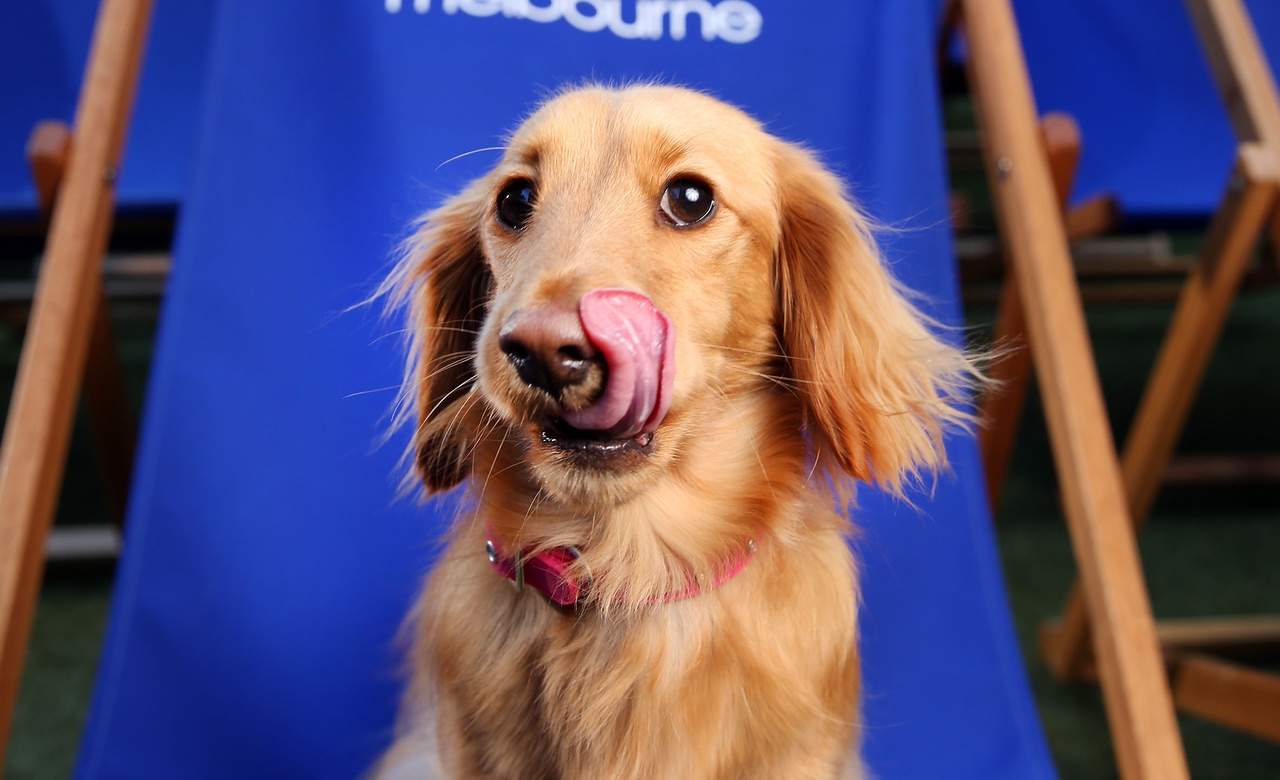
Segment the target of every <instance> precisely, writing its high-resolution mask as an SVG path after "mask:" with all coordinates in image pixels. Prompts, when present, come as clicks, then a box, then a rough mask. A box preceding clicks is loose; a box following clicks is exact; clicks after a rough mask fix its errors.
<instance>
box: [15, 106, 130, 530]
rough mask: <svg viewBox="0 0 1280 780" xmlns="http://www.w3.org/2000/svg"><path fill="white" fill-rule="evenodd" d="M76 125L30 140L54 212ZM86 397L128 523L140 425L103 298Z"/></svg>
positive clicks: (120, 515)
mask: <svg viewBox="0 0 1280 780" xmlns="http://www.w3.org/2000/svg"><path fill="white" fill-rule="evenodd" d="M71 142H72V134H71V128H70V127H68V126H67V125H66V124H65V123H63V122H56V121H45V122H41V123H39V124H37V125H36V127H35V129H34V130H32V132H31V136H30V138H29V139H28V141H27V165H28V167H30V169H31V176H32V179H33V180H34V181H35V183H36V192H37V193H38V195H39V199H40V209H41V211H43V212H44V213H45V214H52V213H53V206H54V203H55V201H56V199H57V194H58V187H59V186H60V185H61V183H62V179H63V176H65V174H66V169H67V159H68V157H69V156H70V154H71ZM85 379H86V381H85V383H84V399H85V409H86V411H87V412H88V417H89V425H90V428H91V429H92V432H93V440H94V445H95V447H94V448H95V449H96V450H97V453H98V463H99V470H100V471H101V472H102V477H103V483H104V485H105V488H106V493H107V501H108V503H109V505H110V508H111V515H112V517H113V518H114V519H115V521H116V525H117V526H121V527H123V525H124V514H125V507H126V504H127V503H128V498H129V483H130V478H131V475H132V471H133V452H134V447H135V445H136V441H135V438H136V436H137V423H136V422H135V421H134V414H133V406H132V405H131V404H130V402H129V394H128V393H127V392H126V390H125V386H124V371H123V370H122V369H121V367H120V358H119V355H118V353H117V351H116V342H115V338H114V336H113V333H112V328H111V312H110V305H109V304H108V302H107V298H106V296H105V295H99V296H98V303H97V313H96V315H95V316H94V324H93V336H92V340H91V341H90V343H89V359H88V364H87V366H86V367H85Z"/></svg>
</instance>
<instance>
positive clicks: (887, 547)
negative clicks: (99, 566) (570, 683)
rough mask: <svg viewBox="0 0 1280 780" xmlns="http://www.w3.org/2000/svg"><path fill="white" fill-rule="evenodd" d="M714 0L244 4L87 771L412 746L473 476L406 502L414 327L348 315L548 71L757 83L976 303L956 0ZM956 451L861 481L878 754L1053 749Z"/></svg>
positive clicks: (870, 739)
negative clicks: (965, 245)
mask: <svg viewBox="0 0 1280 780" xmlns="http://www.w3.org/2000/svg"><path fill="white" fill-rule="evenodd" d="M644 5H647V6H649V7H650V9H652V8H654V7H658V6H659V5H667V4H665V3H662V4H658V3H646V4H644ZM686 5H692V6H695V7H697V9H699V10H696V11H694V12H693V14H692V16H691V17H690V19H689V25H688V28H687V29H686V30H685V34H684V36H683V38H682V39H677V38H679V37H680V36H678V35H677V34H676V32H675V31H673V29H672V27H671V25H670V23H669V19H668V20H666V22H665V23H663V24H660V25H653V26H651V27H648V26H647V27H644V28H643V30H642V31H641V32H642V33H643V35H645V36H650V37H642V38H639V39H634V38H633V39H628V38H625V37H623V36H622V35H619V34H617V32H615V31H614V28H612V27H608V26H606V29H603V30H599V31H595V32H590V31H588V30H590V29H592V28H593V27H599V26H601V24H602V23H607V22H609V21H610V19H611V14H612V13H613V12H612V10H611V9H613V8H616V7H617V3H616V2H610V1H609V0H598V1H596V2H579V3H577V4H575V5H572V9H573V10H572V11H568V10H566V9H567V8H569V7H570V4H569V3H567V2H548V1H547V0H539V2H537V3H526V2H524V0H505V1H504V2H497V1H496V0H495V1H492V2H491V1H490V0H440V1H439V2H429V3H427V2H419V3H415V2H413V0H405V2H403V3H397V2H394V1H392V2H386V3H385V4H384V3H383V2H373V1H372V0H362V1H357V0H348V1H347V2H331V3H323V4H321V3H315V2H309V1H308V2H304V1H303V0H279V1H277V2H271V3H263V2H258V1H257V0H226V2H224V4H223V6H222V9H221V12H220V14H219V21H218V25H217V31H216V34H215V43H214V52H213V59H212V63H211V71H210V75H209V82H208V86H209V94H208V102H207V105H206V106H205V115H204V121H203V130H202V140H201V143H200V146H199V157H198V165H197V172H196V175H195V178H194V182H193V185H194V186H193V187H192V189H191V195H190V199H189V201H188V203H189V205H188V207H187V209H186V212H185V214H184V217H183V220H182V224H181V228H180V234H179V241H178V245H177V249H176V252H177V257H178V262H176V263H175V271H174V275H173V278H172V280H171V282H170V286H169V292H168V297H167V299H166V302H165V307H164V312H163V318H162V327H161V333H160V341H159V346H158V350H157V352H156V356H155V359H154V368H153V371H152V380H151V385H150V390H149V396H148V402H147V413H146V420H145V427H144V431H143V436H142V446H141V453H140V459H139V462H138V465H137V477H136V483H135V486H134V492H133V500H132V505H131V511H130V516H129V523H128V531H127V539H126V542H125V548H124V549H125V553H124V558H123V560H122V562H121V565H120V570H119V579H118V584H117V588H116V595H115V601H114V606H113V610H112V619H111V625H110V630H109V636H108V639H107V643H106V647H105V650H104V653H103V657H102V661H101V671H100V675H99V682H98V686H97V690H96V694H95V697H94V704H93V707H92V713H91V717H90V722H89V725H88V728H87V732H86V734H85V737H84V742H83V746H82V751H81V756H80V762H79V766H78V770H77V777H80V778H174V777H181V778H205V777H208V778H227V777H272V778H281V777H298V778H326V777H332V778H350V777H353V776H356V775H357V774H358V773H359V772H360V771H361V770H362V769H364V768H365V767H367V766H368V765H369V763H370V762H371V761H372V760H373V759H374V758H375V756H376V755H377V754H378V752H379V750H380V749H381V748H383V747H384V746H385V745H386V744H387V743H388V740H389V738H390V735H391V729H392V722H393V714H394V710H395V707H396V698H397V691H398V689H399V685H400V681H399V677H398V674H397V668H398V657H399V656H398V653H397V650H396V647H395V644H394V637H395V635H396V630H397V626H398V624H399V622H400V620H401V618H402V617H403V615H404V614H405V613H406V611H407V609H408V607H409V605H410V603H411V599H412V597H413V595H414V593H415V591H416V588H417V586H418V584H419V582H420V579H421V577H422V576H423V574H424V572H426V571H427V569H428V567H429V565H430V563H431V560H432V557H433V555H434V554H435V552H436V550H437V548H436V545H435V543H434V540H435V539H436V538H437V537H438V536H439V534H440V533H441V531H442V529H443V528H444V527H445V525H446V524H447V523H448V522H449V519H450V517H451V511H452V504H451V501H450V500H449V499H446V500H443V501H438V502H435V503H432V504H430V505H429V506H427V507H420V506H416V505H414V504H413V503H412V502H410V501H396V500H395V499H394V492H395V482H396V477H397V471H396V459H397V455H398V451H399V449H400V447H401V445H402V444H403V439H402V438H397V439H395V440H394V441H393V442H392V443H391V444H389V445H387V446H383V447H378V446H376V442H377V439H378V437H379V435H380V432H381V430H382V428H383V427H384V425H385V418H384V413H385V412H386V410H387V407H388V405H389V402H390V398H391V395H392V390H391V388H392V387H393V386H394V385H395V384H396V382H397V380H398V377H399V366H400V364H399V346H398V344H397V343H396V342H397V339H396V338H394V337H388V335H387V334H388V331H389V329H390V327H391V326H388V325H387V324H385V323H382V322H380V321H379V320H378V318H377V316H376V315H375V313H373V312H370V311H368V310H359V309H358V310H356V311H353V312H351V311H346V309H347V307H349V306H350V305H351V304H353V303H355V302H357V301H359V300H360V299H361V298H362V297H363V296H365V295H366V294H367V293H368V292H369V291H370V289H371V288H372V286H373V284H374V283H375V282H376V281H377V279H378V278H379V276H380V275H381V274H382V273H383V272H384V271H385V269H386V262H387V258H388V256H389V253H390V252H391V250H392V247H393V246H394V244H395V243H396V240H397V238H398V237H399V236H401V235H403V232H404V227H405V225H406V224H407V223H408V221H409V220H410V219H411V218H412V217H414V216H415V215H417V214H418V213H420V212H421V211H423V210H425V209H426V208H428V207H431V206H433V205H435V204H438V203H439V202H440V201H441V199H442V198H443V197H444V196H446V195H447V194H449V193H452V192H454V191H456V190H457V189H458V188H459V187H460V186H461V185H462V184H463V183H464V182H466V181H468V180H469V179H470V178H471V177H473V176H475V175H476V174H478V173H479V172H480V171H482V170H484V169H485V168H486V167H487V166H488V165H490V164H492V162H493V161H494V159H495V156H494V154H493V153H492V152H481V153H477V154H474V155H471V156H467V157H462V158H460V159H458V160H456V161H453V162H449V163H447V164H444V165H442V164H441V163H442V162H443V161H445V160H447V159H448V158H452V157H454V156H456V155H459V154H460V153H463V152H467V151H469V150H473V149H476V148H477V147H487V146H493V145H495V144H498V143H501V138H502V134H503V132H504V131H505V130H507V129H509V128H510V127H512V126H513V125H514V124H515V123H517V122H518V120H519V118H520V117H521V116H523V115H524V114H526V113H527V112H528V111H529V110H530V109H531V108H532V107H533V106H534V105H535V104H536V102H537V101H538V99H539V96H540V95H541V94H545V93H546V92H547V91H549V90H554V89H555V88H556V87H558V86H559V85H562V84H565V83H567V82H581V81H583V80H584V79H588V78H594V79H600V80H611V81H627V80H634V79H652V78H655V77H656V78H661V79H665V80H668V81H673V82H680V83H685V84H689V85H692V86H696V87H701V88H705V89H708V90H710V91H712V92H714V93H715V94H717V95H719V96H721V97H723V98H725V99H728V100H730V101H733V102H735V103H737V104H739V105H741V106H743V107H745V108H746V109H748V110H749V111H751V112H753V113H754V114H756V115H757V116H759V117H761V118H763V119H764V120H765V121H766V122H767V123H768V124H769V126H770V127H771V129H772V130H773V131H775V132H776V133H778V134H780V135H782V136H784V137H787V138H790V139H796V140H801V141H804V142H806V143H808V144H809V145H810V146H812V147H813V148H815V149H817V150H819V151H820V152H821V154H822V156H823V157H824V158H825V159H826V160H827V161H828V162H829V163H830V164H832V165H833V166H835V167H836V168H837V169H838V170H840V171H842V172H843V173H844V174H845V175H846V176H847V177H848V178H849V179H850V180H851V181H853V182H855V183H856V187H855V189H856V191H857V193H858V194H859V195H860V197H861V198H862V199H863V201H864V203H865V204H866V206H867V207H868V209H869V210H870V212H871V213H872V214H873V215H874V216H875V217H876V218H878V219H879V220H881V221H882V222H885V223H887V224H889V225H891V226H894V227H896V228H900V229H899V230H897V231H895V232H894V233H893V235H892V240H891V241H889V242H888V252H889V256H890V257H891V258H892V260H893V262H894V263H895V269H896V271H897V273H898V275H899V276H900V277H901V278H902V279H903V280H904V281H905V282H906V283H908V284H910V285H912V286H913V287H915V288H917V289H918V290H921V291H922V292H924V293H925V294H926V295H927V296H928V300H929V303H928V304H927V305H928V308H929V309H930V310H931V312H932V313H933V314H935V315H936V316H937V317H939V318H940V319H942V320H943V321H945V322H949V323H959V322H960V312H959V310H958V304H957V300H958V294H957V289H956V279H955V274H954V270H953V267H952V259H951V253H950V246H949V237H948V231H947V228H946V227H945V217H946V212H945V204H946V197H945V192H946V188H945V172H944V166H943V154H942V145H941V135H940V127H939V116H938V112H937V107H936V103H937V89H936V86H937V85H936V82H935V72H934V63H933V59H932V52H933V48H932V46H933V40H934V34H935V24H934V21H935V17H936V11H935V3H933V2H932V1H931V0H920V1H913V2H893V3H883V2H878V0H861V1H860V2H847V3H838V4H837V3H831V4H814V5H809V4H804V5H797V4H795V3H792V2H788V1H787V0H751V3H746V2H739V1H738V0H721V1H720V2H719V3H718V4H714V3H711V4H698V3H694V4H686ZM415 6H416V8H415ZM418 8H421V9H424V10H423V11H421V12H420V11H419V10H417V9H418ZM502 8H505V9H506V10H505V11H503V10H502ZM548 8H550V9H559V10H558V11H555V12H554V13H556V14H558V15H559V16H558V18H556V19H553V20H550V21H542V22H539V21H533V20H531V19H529V18H522V17H527V16H536V15H539V14H541V15H542V16H543V18H546V17H547V16H549V15H552V14H553V11H548V10H546V9H548ZM623 8H624V14H625V16H624V19H625V20H626V21H627V22H630V21H631V20H634V19H635V16H634V13H635V9H636V6H635V4H634V3H633V2H630V1H628V2H626V3H624V4H623ZM706 8H714V14H715V15H714V16H712V17H707V18H706V19H704V20H703V21H702V22H701V25H699V22H698V20H699V13H701V10H703V9H706ZM593 9H598V11H597V12H598V13H603V14H605V16H597V17H595V18H594V21H593V19H592V17H591V14H592V11H593ZM490 11H496V12H494V13H491V14H488V15H486V14H487V12H490ZM664 19H665V17H664ZM613 24H614V27H616V28H617V29H620V30H621V31H622V32H623V33H626V34H630V33H631V32H634V28H631V27H627V26H623V25H620V24H619V23H618V22H616V21H614V22H613ZM707 38H712V40H706V39H707ZM739 41H741V42H739ZM743 162H744V164H749V163H750V161H746V160H744V161H743ZM950 449H951V455H952V457H953V459H954V464H955V475H954V476H948V477H944V478H942V479H941V480H940V481H939V483H938V485H937V488H936V490H935V491H933V492H932V493H931V494H921V495H918V496H916V500H917V501H918V503H919V507H920V509H919V511H917V510H913V509H910V508H908V507H906V506H903V505H901V504H899V503H896V502H893V501H890V500H888V499H886V498H885V497H883V496H881V495H879V494H876V493H875V492H873V491H870V490H865V491H864V492H863V493H862V495H861V497H860V499H861V505H862V506H861V509H860V510H859V511H858V515H857V516H858V520H859V523H860V524H861V525H862V526H863V527H864V528H865V529H866V531H865V534H864V535H863V536H862V537H861V538H860V539H859V541H858V542H857V546H858V550H859V554H860V556H861V558H862V560H863V562H864V584H865V610H864V612H863V640H862V641H863V654H864V656H863V657H864V660H865V677H866V683H865V685H866V714H865V720H866V724H867V725H866V751H867V754H868V757H869V761H870V765H871V766H872V768H873V769H874V770H875V772H876V773H877V775H878V776H880V777H884V778H938V777H948V778H984V779H989V778H1020V779H1021V778H1037V777H1052V776H1053V771H1052V768H1051V766H1050V763H1049V760H1048V758H1047V753H1046V749H1045V745H1044V743H1043V739H1042V735H1041V731H1040V728H1039V725H1038V721H1037V716H1036V713H1035V710H1034V707H1033V703H1032V700H1031V698H1030V696H1029V692H1028V687H1027V683H1026V680H1025V677H1024V672H1023V668H1022V664H1021V661H1020V657H1019V653H1018V648H1017V645H1016V643H1015V639H1014V636H1013V632H1012V627H1011V623H1010V619H1009V614H1008V610H1007V605H1006V601H1005V594H1004V591H1003V587H1002V583H1001V576H1000V570H999V565H998V560H997V556H996V551H995V547H994V544H993V539H992V531H991V526H990V518H989V516H988V512H987V508H986V505H985V499H984V493H983V487H982V481H981V479H980V466H979V462H978V458H977V454H976V450H975V445H974V443H973V441H972V439H970V438H968V437H960V436H958V437H956V438H955V439H954V440H953V441H952V442H951V447H950Z"/></svg>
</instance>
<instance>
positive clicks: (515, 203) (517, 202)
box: [498, 179, 538, 230]
mask: <svg viewBox="0 0 1280 780" xmlns="http://www.w3.org/2000/svg"><path fill="white" fill-rule="evenodd" d="M537 195H538V191H537V189H536V188H535V187H534V186H533V182H532V181H530V180H528V179H515V180H513V181H510V182H507V186H505V187H503V188H502V191H501V192H499V193H498V221H499V222H501V223H502V224H504V225H506V226H507V227H509V228H511V229H512V230H523V229H524V226H525V225H527V224H528V223H529V218H530V217H532V216H533V204H534V201H535V200H536V199H537Z"/></svg>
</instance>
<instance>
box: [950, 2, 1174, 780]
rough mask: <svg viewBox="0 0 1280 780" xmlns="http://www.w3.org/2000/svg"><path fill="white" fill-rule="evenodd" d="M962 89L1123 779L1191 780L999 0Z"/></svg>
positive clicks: (969, 26)
mask: <svg viewBox="0 0 1280 780" xmlns="http://www.w3.org/2000/svg"><path fill="white" fill-rule="evenodd" d="M963 12H964V25H965V31H966V33H967V35H968V40H969V43H970V52H969V68H970V77H969V83H970V84H971V85H972V87H973V90H974V93H975V97H976V98H977V106H978V116H979V119H980V122H981V124H982V128H983V135H984V138H985V139H986V144H985V146H986V152H987V163H988V174H989V179H990V181H991V185H992V191H993V193H994V196H995V200H996V204H997V214H998V216H999V220H1000V226H1001V232H1002V235H1003V237H1004V239H1005V241H1006V244H1007V247H1008V256H1009V258H1010V260H1011V262H1012V265H1013V268H1014V275H1015V278H1016V279H1017V280H1018V290H1019V293H1020V295H1021V297H1022V299H1023V301H1024V311H1025V313H1026V320H1027V334H1028V337H1029V341H1030V344H1031V356H1032V359H1033V361H1034V365H1035V368H1036V378H1037V380H1038V382H1039V386H1040V388H1041V394H1042V396H1043V398H1044V407H1045V413H1046V417H1047V420H1048V424H1049V432H1050V434H1051V439H1052V443H1053V450H1054V459H1055V462H1056V464H1057V470H1058V475H1059V483H1060V485H1061V486H1062V499H1063V506H1064V508H1065V510H1066V516H1067V523H1068V528H1069V530H1070V532H1071V540H1072V545H1073V548H1074V551H1075V557H1076V561H1077V562H1078V564H1079V567H1080V570H1081V573H1082V575H1083V582H1084V590H1085V593H1086V596H1087V602H1088V606H1089V609H1090V613H1091V615H1092V616H1093V617H1094V619H1095V622H1094V625H1095V627H1096V630H1095V631H1094V644H1095V655H1096V657H1097V658H1098V666H1099V672H1100V674H1101V678H1102V684H1103V696H1104V701H1105V703H1106V710H1107V719H1108V721H1109V723H1110V726H1111V733H1112V737H1113V741H1114V746H1115V751H1116V758H1117V762H1118V764H1119V767H1120V772H1121V774H1122V776H1123V777H1125V778H1128V779H1130V780H1133V779H1134V778H1151V780H1157V779H1158V780H1182V779H1183V778H1186V777H1188V770H1187V764H1186V758H1185V756H1184V755H1183V752H1182V744H1181V739H1180V737H1179V734H1178V728H1177V722H1176V721H1175V719H1174V711H1173V701H1172V697H1171V695H1170V692H1169V686H1168V681H1167V680H1166V678H1165V674H1164V668H1163V663H1162V659H1161V657H1160V648H1159V645H1158V643H1157V641H1156V633H1155V625H1154V621H1153V620H1152V616H1151V606H1150V601H1149V599H1148V597H1147V590H1146V585H1145V583H1144V581H1143V578H1142V569H1141V566H1140V564H1139V561H1138V553H1137V549H1136V547H1135V544H1134V537H1133V532H1132V529H1131V528H1130V527H1129V517H1128V511H1127V508H1126V505H1125V499H1124V492H1123V488H1122V486H1121V481H1120V473H1119V466H1118V463H1117V462H1116V454H1115V447H1114V444H1113V442H1112V439H1111V431H1110V429H1109V427H1108V424H1107V416H1106V409H1105V407H1104V406H1103V402H1102V391H1101V388H1100V386H1099V382H1098V376H1097V371H1096V367H1095V365H1096V364H1095V363H1094V360H1093V356H1092V350H1091V348H1090V344H1089V336H1088V333H1087V331H1086V329H1085V323H1084V315H1083V311H1082V308H1081V304H1080V294H1079V291H1078V289H1077V288H1076V281H1075V275H1074V271H1073V268H1072V264H1071V257H1070V254H1069V252H1068V249H1067V237H1066V232H1065V230H1064V228H1063V224H1062V217H1061V213H1060V208H1059V204H1058V200H1057V197H1056V194H1055V192H1054V188H1053V182H1052V180H1051V178H1050V175H1049V170H1048V166H1047V165H1046V163H1045V157H1044V154H1043V153H1042V151H1041V149H1040V139H1039V138H1038V133H1037V123H1036V111H1035V103H1034V100H1033V99H1032V95H1031V85H1030V83H1029V80H1028V78H1027V71H1026V63H1025V61H1024V59H1023V56H1022V49H1021V45H1020V41H1019V37H1018V30H1017V26H1016V24H1015V23H1014V18H1013V9H1012V8H1011V7H1010V3H1009V0H965V2H964V6H963Z"/></svg>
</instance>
